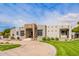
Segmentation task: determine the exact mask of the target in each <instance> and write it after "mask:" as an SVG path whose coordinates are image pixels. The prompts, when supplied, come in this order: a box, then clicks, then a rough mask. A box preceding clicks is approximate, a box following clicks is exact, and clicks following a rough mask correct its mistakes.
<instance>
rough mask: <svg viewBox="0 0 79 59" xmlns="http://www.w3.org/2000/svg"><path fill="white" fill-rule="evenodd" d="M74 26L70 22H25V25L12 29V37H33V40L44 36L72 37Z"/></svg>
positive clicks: (62, 38)
mask: <svg viewBox="0 0 79 59" xmlns="http://www.w3.org/2000/svg"><path fill="white" fill-rule="evenodd" d="M71 29H72V27H71V25H70V24H68V23H66V24H62V23H61V24H57V25H38V24H25V25H24V26H23V27H19V28H14V29H12V30H11V37H12V36H13V37H14V38H15V39H17V38H18V37H19V39H26V38H33V40H41V38H42V37H50V38H51V37H53V38H59V39H60V40H65V39H71V37H72V31H71Z"/></svg>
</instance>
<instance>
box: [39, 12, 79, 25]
mask: <svg viewBox="0 0 79 59" xmlns="http://www.w3.org/2000/svg"><path fill="white" fill-rule="evenodd" d="M42 20H43V21H40V22H41V23H42V24H48V25H54V24H58V23H70V24H75V23H76V22H78V21H79V14H78V13H67V14H64V15H62V14H60V13H59V12H57V11H53V12H46V13H45V16H44V17H43V18H42Z"/></svg>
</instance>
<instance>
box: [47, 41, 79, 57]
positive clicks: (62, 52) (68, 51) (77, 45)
mask: <svg viewBox="0 0 79 59" xmlns="http://www.w3.org/2000/svg"><path fill="white" fill-rule="evenodd" d="M46 42H47V43H49V44H51V45H53V46H55V47H56V49H57V54H56V55H57V56H79V40H75V41H65V42H63V41H54V40H52V41H46Z"/></svg>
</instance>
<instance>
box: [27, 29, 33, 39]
mask: <svg viewBox="0 0 79 59" xmlns="http://www.w3.org/2000/svg"><path fill="white" fill-rule="evenodd" d="M26 38H33V30H32V29H26Z"/></svg>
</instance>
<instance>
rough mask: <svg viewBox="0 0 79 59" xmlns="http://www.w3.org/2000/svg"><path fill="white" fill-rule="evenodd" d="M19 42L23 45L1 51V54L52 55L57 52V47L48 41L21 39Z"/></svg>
mask: <svg viewBox="0 0 79 59" xmlns="http://www.w3.org/2000/svg"><path fill="white" fill-rule="evenodd" d="M14 43H16V42H14ZM17 43H20V44H21V45H22V46H21V47H18V48H14V49H11V50H7V51H4V52H0V56H51V55H55V54H56V49H55V47H54V46H51V45H49V44H47V43H43V42H38V41H20V42H17Z"/></svg>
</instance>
